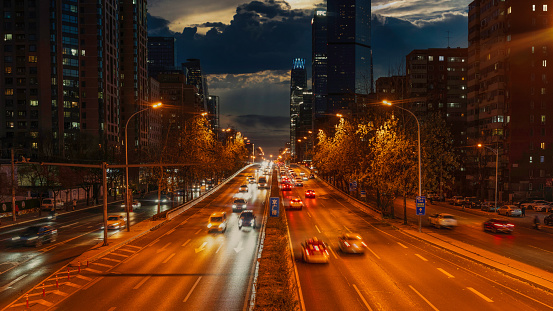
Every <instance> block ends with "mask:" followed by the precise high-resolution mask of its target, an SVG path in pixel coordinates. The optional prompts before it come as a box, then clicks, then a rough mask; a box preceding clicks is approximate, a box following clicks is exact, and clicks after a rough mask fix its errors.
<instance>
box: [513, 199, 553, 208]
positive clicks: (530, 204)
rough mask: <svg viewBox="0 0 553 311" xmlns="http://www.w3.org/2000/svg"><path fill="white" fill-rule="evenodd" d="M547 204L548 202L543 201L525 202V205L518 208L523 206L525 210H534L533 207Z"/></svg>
mask: <svg viewBox="0 0 553 311" xmlns="http://www.w3.org/2000/svg"><path fill="white" fill-rule="evenodd" d="M548 203H549V202H547V201H545V200H533V201H531V202H526V203H522V204H520V207H521V208H522V207H523V206H525V207H526V209H535V206H537V205H542V204H548Z"/></svg>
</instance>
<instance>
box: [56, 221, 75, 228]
mask: <svg viewBox="0 0 553 311" xmlns="http://www.w3.org/2000/svg"><path fill="white" fill-rule="evenodd" d="M78 223H79V222H78V221H77V222H74V223H72V224H68V225H65V226H61V227H60V228H66V227H71V226H73V225H76V224H78Z"/></svg>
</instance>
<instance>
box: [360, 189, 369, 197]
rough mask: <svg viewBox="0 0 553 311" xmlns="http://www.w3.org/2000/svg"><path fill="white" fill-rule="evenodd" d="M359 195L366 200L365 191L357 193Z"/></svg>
mask: <svg viewBox="0 0 553 311" xmlns="http://www.w3.org/2000/svg"><path fill="white" fill-rule="evenodd" d="M359 194H360V195H361V197H362V198H366V197H367V191H365V190H361V191H359Z"/></svg>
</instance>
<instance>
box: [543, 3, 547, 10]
mask: <svg viewBox="0 0 553 311" xmlns="http://www.w3.org/2000/svg"><path fill="white" fill-rule="evenodd" d="M543 11H544V12H547V4H544V5H543Z"/></svg>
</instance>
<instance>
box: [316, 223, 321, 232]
mask: <svg viewBox="0 0 553 311" xmlns="http://www.w3.org/2000/svg"><path fill="white" fill-rule="evenodd" d="M315 228H316V229H317V231H319V233H321V230H319V227H317V225H315Z"/></svg>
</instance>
